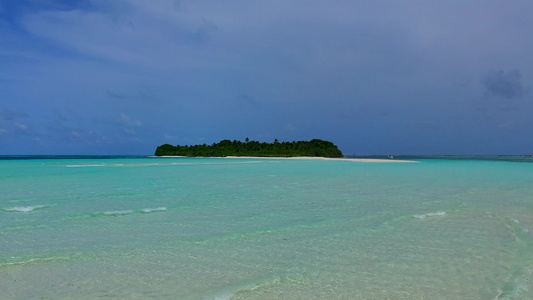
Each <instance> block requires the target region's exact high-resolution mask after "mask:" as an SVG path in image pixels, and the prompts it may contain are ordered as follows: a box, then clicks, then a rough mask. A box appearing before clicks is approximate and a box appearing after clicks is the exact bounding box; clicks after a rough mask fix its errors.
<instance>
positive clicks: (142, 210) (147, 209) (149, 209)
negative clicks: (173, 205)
mask: <svg viewBox="0 0 533 300" xmlns="http://www.w3.org/2000/svg"><path fill="white" fill-rule="evenodd" d="M165 210H167V208H166V207H164V206H161V207H156V208H143V209H141V212H142V213H145V214H147V213H151V212H157V211H165Z"/></svg>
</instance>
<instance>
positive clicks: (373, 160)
mask: <svg viewBox="0 0 533 300" xmlns="http://www.w3.org/2000/svg"><path fill="white" fill-rule="evenodd" d="M154 157H162V158H165V157H166V158H169V157H170V158H172V157H174V158H176V157H187V156H154ZM212 158H243V159H292V160H296V159H300V160H329V161H350V162H363V163H418V161H413V160H396V159H377V158H330V157H316V156H297V157H262V156H224V157H212Z"/></svg>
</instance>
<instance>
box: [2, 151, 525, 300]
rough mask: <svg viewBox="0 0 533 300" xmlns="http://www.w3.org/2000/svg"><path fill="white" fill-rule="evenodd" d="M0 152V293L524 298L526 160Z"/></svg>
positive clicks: (149, 296) (55, 296) (20, 295)
mask: <svg viewBox="0 0 533 300" xmlns="http://www.w3.org/2000/svg"><path fill="white" fill-rule="evenodd" d="M419 161H420V162H419V163H403V164H395V163H390V164H389V163H358V162H344V161H304V160H275V159H274V160H272V159H207V158H196V159H190V158H164V159H163V158H135V159H43V160H36V159H30V160H0V291H1V296H0V297H1V298H2V299H96V298H99V299H115V298H119V299H533V282H532V280H533V235H532V233H533V164H531V163H527V162H505V161H470V160H460V161H459V160H419Z"/></svg>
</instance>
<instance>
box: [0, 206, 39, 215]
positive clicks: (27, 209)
mask: <svg viewBox="0 0 533 300" xmlns="http://www.w3.org/2000/svg"><path fill="white" fill-rule="evenodd" d="M45 207H47V206H46V205H32V206H15V207H9V208H2V210H3V211H7V212H22V213H28V212H32V211H34V210H36V209H42V208H45Z"/></svg>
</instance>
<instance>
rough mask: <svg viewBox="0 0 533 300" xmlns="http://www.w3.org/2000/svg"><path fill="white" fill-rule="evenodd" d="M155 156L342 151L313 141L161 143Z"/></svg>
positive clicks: (332, 154)
mask: <svg viewBox="0 0 533 300" xmlns="http://www.w3.org/2000/svg"><path fill="white" fill-rule="evenodd" d="M155 155H156V156H189V157H223V156H257V157H297V156H319V157H342V156H343V155H342V152H341V151H340V150H339V149H338V148H337V146H336V145H334V144H333V143H331V142H328V141H323V140H319V139H314V140H311V141H299V142H294V141H293V142H278V140H275V141H274V143H260V142H257V141H249V140H248V138H247V139H246V142H241V141H237V140H234V141H230V140H223V141H220V142H219V143H214V144H212V145H206V144H203V145H194V146H187V145H186V146H180V145H177V146H173V145H170V144H164V145H161V146H159V147H157V149H156V151H155Z"/></svg>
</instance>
